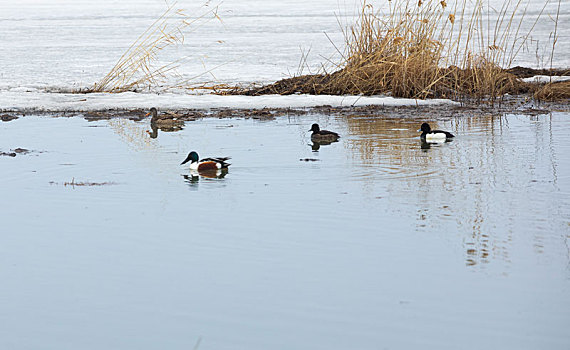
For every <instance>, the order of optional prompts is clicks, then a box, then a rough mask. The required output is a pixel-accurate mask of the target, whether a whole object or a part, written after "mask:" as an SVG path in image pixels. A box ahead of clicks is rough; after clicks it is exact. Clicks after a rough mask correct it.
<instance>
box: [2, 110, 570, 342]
mask: <svg viewBox="0 0 570 350" xmlns="http://www.w3.org/2000/svg"><path fill="white" fill-rule="evenodd" d="M434 118H435V117H434ZM422 121H423V118H418V117H414V116H408V115H405V116H402V117H398V118H393V117H389V116H376V117H372V116H367V115H348V116H341V115H335V114H334V113H333V114H331V115H323V114H310V115H303V116H289V117H287V116H282V117H277V118H274V119H269V120H265V121H263V120H253V119H235V118H230V119H214V118H207V119H199V120H196V121H193V122H187V123H186V127H185V129H184V130H182V131H179V132H168V133H167V132H160V131H159V134H158V137H157V138H156V139H151V138H150V137H149V135H148V134H147V132H146V130H147V129H149V120H148V119H146V120H143V121H139V122H137V121H131V120H127V119H112V120H103V121H92V122H89V121H86V120H84V119H82V118H52V117H38V116H26V117H23V118H20V119H17V120H14V121H11V122H8V123H1V124H0V134H1V135H2V138H1V139H0V150H1V151H8V150H9V149H15V148H16V147H23V148H26V149H29V150H30V151H31V152H30V153H28V154H18V155H17V156H16V157H0V176H1V177H2V179H3V181H2V182H1V184H0V192H1V193H2V203H3V205H2V210H1V212H0V217H1V220H2V234H1V235H0V239H1V241H2V244H1V245H0V257H1V259H2V268H1V269H0V279H1V280H2V281H4V282H3V287H2V288H0V300H2V303H1V305H2V306H1V309H2V312H1V313H0V323H1V324H2V325H3V326H2V327H1V328H0V347H2V348H6V349H38V348H41V349H57V350H62V349H103V348H104V349H137V350H140V349H157V348H168V349H188V348H192V347H193V346H194V345H195V343H196V342H197V341H199V340H200V341H201V342H200V345H199V349H203V350H209V349H213V350H224V349H248V350H251V349H347V348H357V349H378V348H387V349H417V348H432V349H457V348H461V349H482V348H500V349H567V348H568V346H569V345H570V334H569V333H568V327H569V326H570V310H569V307H568V305H570V293H569V291H570V270H569V266H570V265H569V264H570V258H569V243H568V239H569V238H570V230H569V225H570V175H569V174H570V158H569V157H568V156H567V154H568V153H569V152H570V146H569V144H568V142H567V135H568V134H569V133H570V119H569V115H568V114H564V113H552V114H546V115H539V116H528V115H504V116H501V115H489V116H479V117H472V118H466V117H460V118H450V117H447V118H438V120H437V121H435V122H434V123H432V124H433V126H434V127H439V128H441V129H446V130H449V131H451V132H453V133H454V134H456V135H457V138H456V140H455V141H453V142H451V143H446V144H442V145H433V146H431V147H430V148H426V147H423V148H422V144H421V143H420V140H419V137H418V133H417V132H416V131H415V130H417V129H418V127H419V125H420V123H421V122H422ZM313 122H319V123H320V124H321V126H323V127H326V128H327V129H330V130H335V131H338V132H339V133H340V134H341V135H342V138H341V141H340V142H337V143H333V144H331V145H325V146H321V147H320V149H318V150H317V151H314V150H313V147H312V146H311V141H310V138H309V133H307V130H308V129H309V126H310V124H311V123H313ZM190 150H197V151H198V152H199V153H201V155H202V156H204V157H206V156H231V157H232V158H233V159H232V163H233V165H232V166H231V167H230V170H229V173H228V174H226V175H225V177H223V178H219V179H212V178H207V177H202V176H192V175H191V174H190V173H189V171H188V170H187V169H186V168H185V167H184V166H180V165H179V164H180V162H181V161H182V160H183V159H184V158H185V157H186V154H187V153H188V152H189V151H190ZM306 158H309V159H314V160H313V161H305V160H304V159H306ZM301 159H303V160H302V161H301ZM72 183H76V184H82V183H83V184H88V183H91V184H92V186H81V185H75V186H74V185H73V184H72Z"/></svg>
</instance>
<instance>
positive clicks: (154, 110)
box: [144, 107, 158, 118]
mask: <svg viewBox="0 0 570 350" xmlns="http://www.w3.org/2000/svg"><path fill="white" fill-rule="evenodd" d="M157 114H158V111H157V110H156V108H154V107H152V108H151V109H150V111H149V112H148V113H147V114H145V115H144V116H145V117H148V116H149V115H152V117H153V118H156V116H157Z"/></svg>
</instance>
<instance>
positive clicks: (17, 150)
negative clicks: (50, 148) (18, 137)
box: [0, 147, 31, 157]
mask: <svg viewBox="0 0 570 350" xmlns="http://www.w3.org/2000/svg"><path fill="white" fill-rule="evenodd" d="M30 152H31V151H30V150H27V149H25V148H20V147H18V148H15V149H11V150H10V152H0V156H6V157H15V156H17V155H18V154H28V153H30Z"/></svg>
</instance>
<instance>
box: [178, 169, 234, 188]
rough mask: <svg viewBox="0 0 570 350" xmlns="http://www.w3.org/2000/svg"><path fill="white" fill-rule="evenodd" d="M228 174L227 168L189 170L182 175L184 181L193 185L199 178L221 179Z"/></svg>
mask: <svg viewBox="0 0 570 350" xmlns="http://www.w3.org/2000/svg"><path fill="white" fill-rule="evenodd" d="M227 174H228V169H221V170H200V171H198V170H190V174H189V175H182V177H183V178H184V181H186V182H187V183H188V184H189V185H191V186H195V185H197V184H198V182H199V181H200V178H202V179H205V180H216V179H218V180H219V179H223V178H224V177H226V175H227Z"/></svg>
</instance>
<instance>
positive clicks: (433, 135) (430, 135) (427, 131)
mask: <svg viewBox="0 0 570 350" xmlns="http://www.w3.org/2000/svg"><path fill="white" fill-rule="evenodd" d="M418 131H421V132H422V134H421V135H420V137H421V138H422V140H425V141H426V142H445V141H446V140H448V139H452V138H454V137H455V135H453V134H452V133H450V132H447V131H441V130H432V129H431V127H430V126H429V124H428V123H423V124H422V126H421V127H420V130H418Z"/></svg>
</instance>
